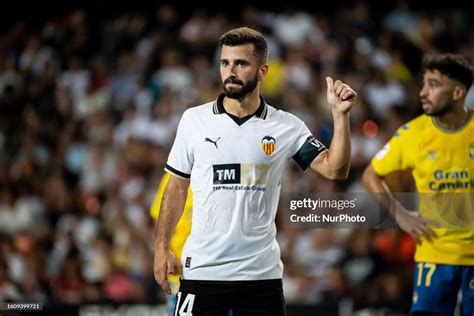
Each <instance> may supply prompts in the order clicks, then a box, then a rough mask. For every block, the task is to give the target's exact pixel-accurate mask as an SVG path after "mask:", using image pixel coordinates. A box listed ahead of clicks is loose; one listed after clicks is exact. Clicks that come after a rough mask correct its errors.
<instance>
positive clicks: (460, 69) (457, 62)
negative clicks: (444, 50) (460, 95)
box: [423, 54, 472, 89]
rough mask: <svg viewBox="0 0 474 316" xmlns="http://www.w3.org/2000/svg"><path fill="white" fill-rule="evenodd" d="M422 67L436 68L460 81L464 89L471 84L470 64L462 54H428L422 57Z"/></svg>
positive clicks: (427, 68) (426, 68)
mask: <svg viewBox="0 0 474 316" xmlns="http://www.w3.org/2000/svg"><path fill="white" fill-rule="evenodd" d="M423 69H425V70H438V71H439V72H440V73H442V74H443V75H445V76H447V77H449V78H451V79H454V80H457V81H459V82H460V83H462V84H463V85H464V86H465V87H466V89H469V87H471V85H472V66H471V64H470V63H469V62H468V61H467V60H466V58H464V56H462V55H456V54H436V55H428V56H426V57H425V58H423Z"/></svg>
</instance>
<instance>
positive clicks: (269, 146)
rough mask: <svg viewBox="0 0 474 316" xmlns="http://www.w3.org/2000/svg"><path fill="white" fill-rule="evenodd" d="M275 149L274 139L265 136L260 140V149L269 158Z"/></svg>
mask: <svg viewBox="0 0 474 316" xmlns="http://www.w3.org/2000/svg"><path fill="white" fill-rule="evenodd" d="M275 148H276V141H275V138H273V137H271V136H265V137H264V138H262V149H263V151H264V152H265V154H266V155H267V156H270V155H271V154H272V153H273V152H274V151H275Z"/></svg>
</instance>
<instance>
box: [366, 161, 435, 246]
mask: <svg viewBox="0 0 474 316" xmlns="http://www.w3.org/2000/svg"><path fill="white" fill-rule="evenodd" d="M362 181H363V183H364V185H365V187H366V188H367V190H368V191H369V192H375V193H386V194H374V198H375V200H376V201H378V202H379V203H381V204H382V205H383V206H385V207H387V208H388V209H389V211H390V215H391V216H392V217H393V218H394V219H395V221H396V222H397V224H398V225H399V226H400V228H401V229H402V230H404V231H405V232H407V233H408V234H409V235H410V236H411V237H412V238H413V239H414V240H415V241H416V242H417V244H421V240H422V238H425V239H426V240H427V241H429V242H432V241H433V239H434V238H436V237H437V235H436V233H435V232H434V231H433V230H432V229H430V228H429V227H428V224H430V222H429V221H428V220H426V219H422V218H421V217H419V216H418V214H417V213H415V212H410V211H408V210H407V209H406V208H405V207H404V206H403V205H401V204H400V203H399V202H398V201H397V200H396V199H395V197H394V196H393V195H392V194H391V193H390V190H389V189H388V186H387V184H386V183H385V181H384V180H383V178H382V177H380V176H379V175H378V174H377V173H376V172H375V170H374V168H372V166H371V165H369V166H368V167H367V168H366V169H365V171H364V174H363V175H362Z"/></svg>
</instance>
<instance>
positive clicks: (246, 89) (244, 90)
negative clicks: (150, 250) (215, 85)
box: [223, 73, 258, 99]
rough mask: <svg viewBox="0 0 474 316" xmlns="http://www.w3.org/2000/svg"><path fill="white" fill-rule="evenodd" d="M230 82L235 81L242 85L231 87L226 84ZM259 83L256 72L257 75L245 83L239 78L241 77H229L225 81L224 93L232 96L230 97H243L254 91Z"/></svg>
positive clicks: (234, 82)
mask: <svg viewBox="0 0 474 316" xmlns="http://www.w3.org/2000/svg"><path fill="white" fill-rule="evenodd" d="M228 83H233V84H238V85H240V86H241V88H240V89H238V88H237V89H235V88H234V89H229V88H227V87H226V84H228ZM257 84H258V74H257V73H255V77H254V78H253V79H252V80H250V81H249V82H247V83H246V84H244V82H243V81H241V80H239V79H235V78H228V79H226V80H224V83H223V88H224V93H225V95H226V97H228V98H230V99H242V98H243V97H245V96H246V95H247V94H250V93H252V92H253V91H254V90H255V88H256V87H257Z"/></svg>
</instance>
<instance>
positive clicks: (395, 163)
mask: <svg viewBox="0 0 474 316" xmlns="http://www.w3.org/2000/svg"><path fill="white" fill-rule="evenodd" d="M414 150H416V149H415V146H414V141H413V135H412V133H410V131H409V130H408V126H407V125H403V126H402V127H400V128H399V129H398V130H397V131H396V132H395V134H394V135H393V136H392V138H391V139H390V140H389V141H388V143H386V144H385V145H384V146H383V148H382V149H381V150H379V152H378V153H377V154H375V156H374V158H372V162H371V164H372V168H374V170H375V173H377V174H378V175H380V176H385V175H387V174H389V173H392V172H394V171H398V170H406V169H408V168H410V167H411V162H410V161H411V159H410V153H412V152H413V151H414Z"/></svg>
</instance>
